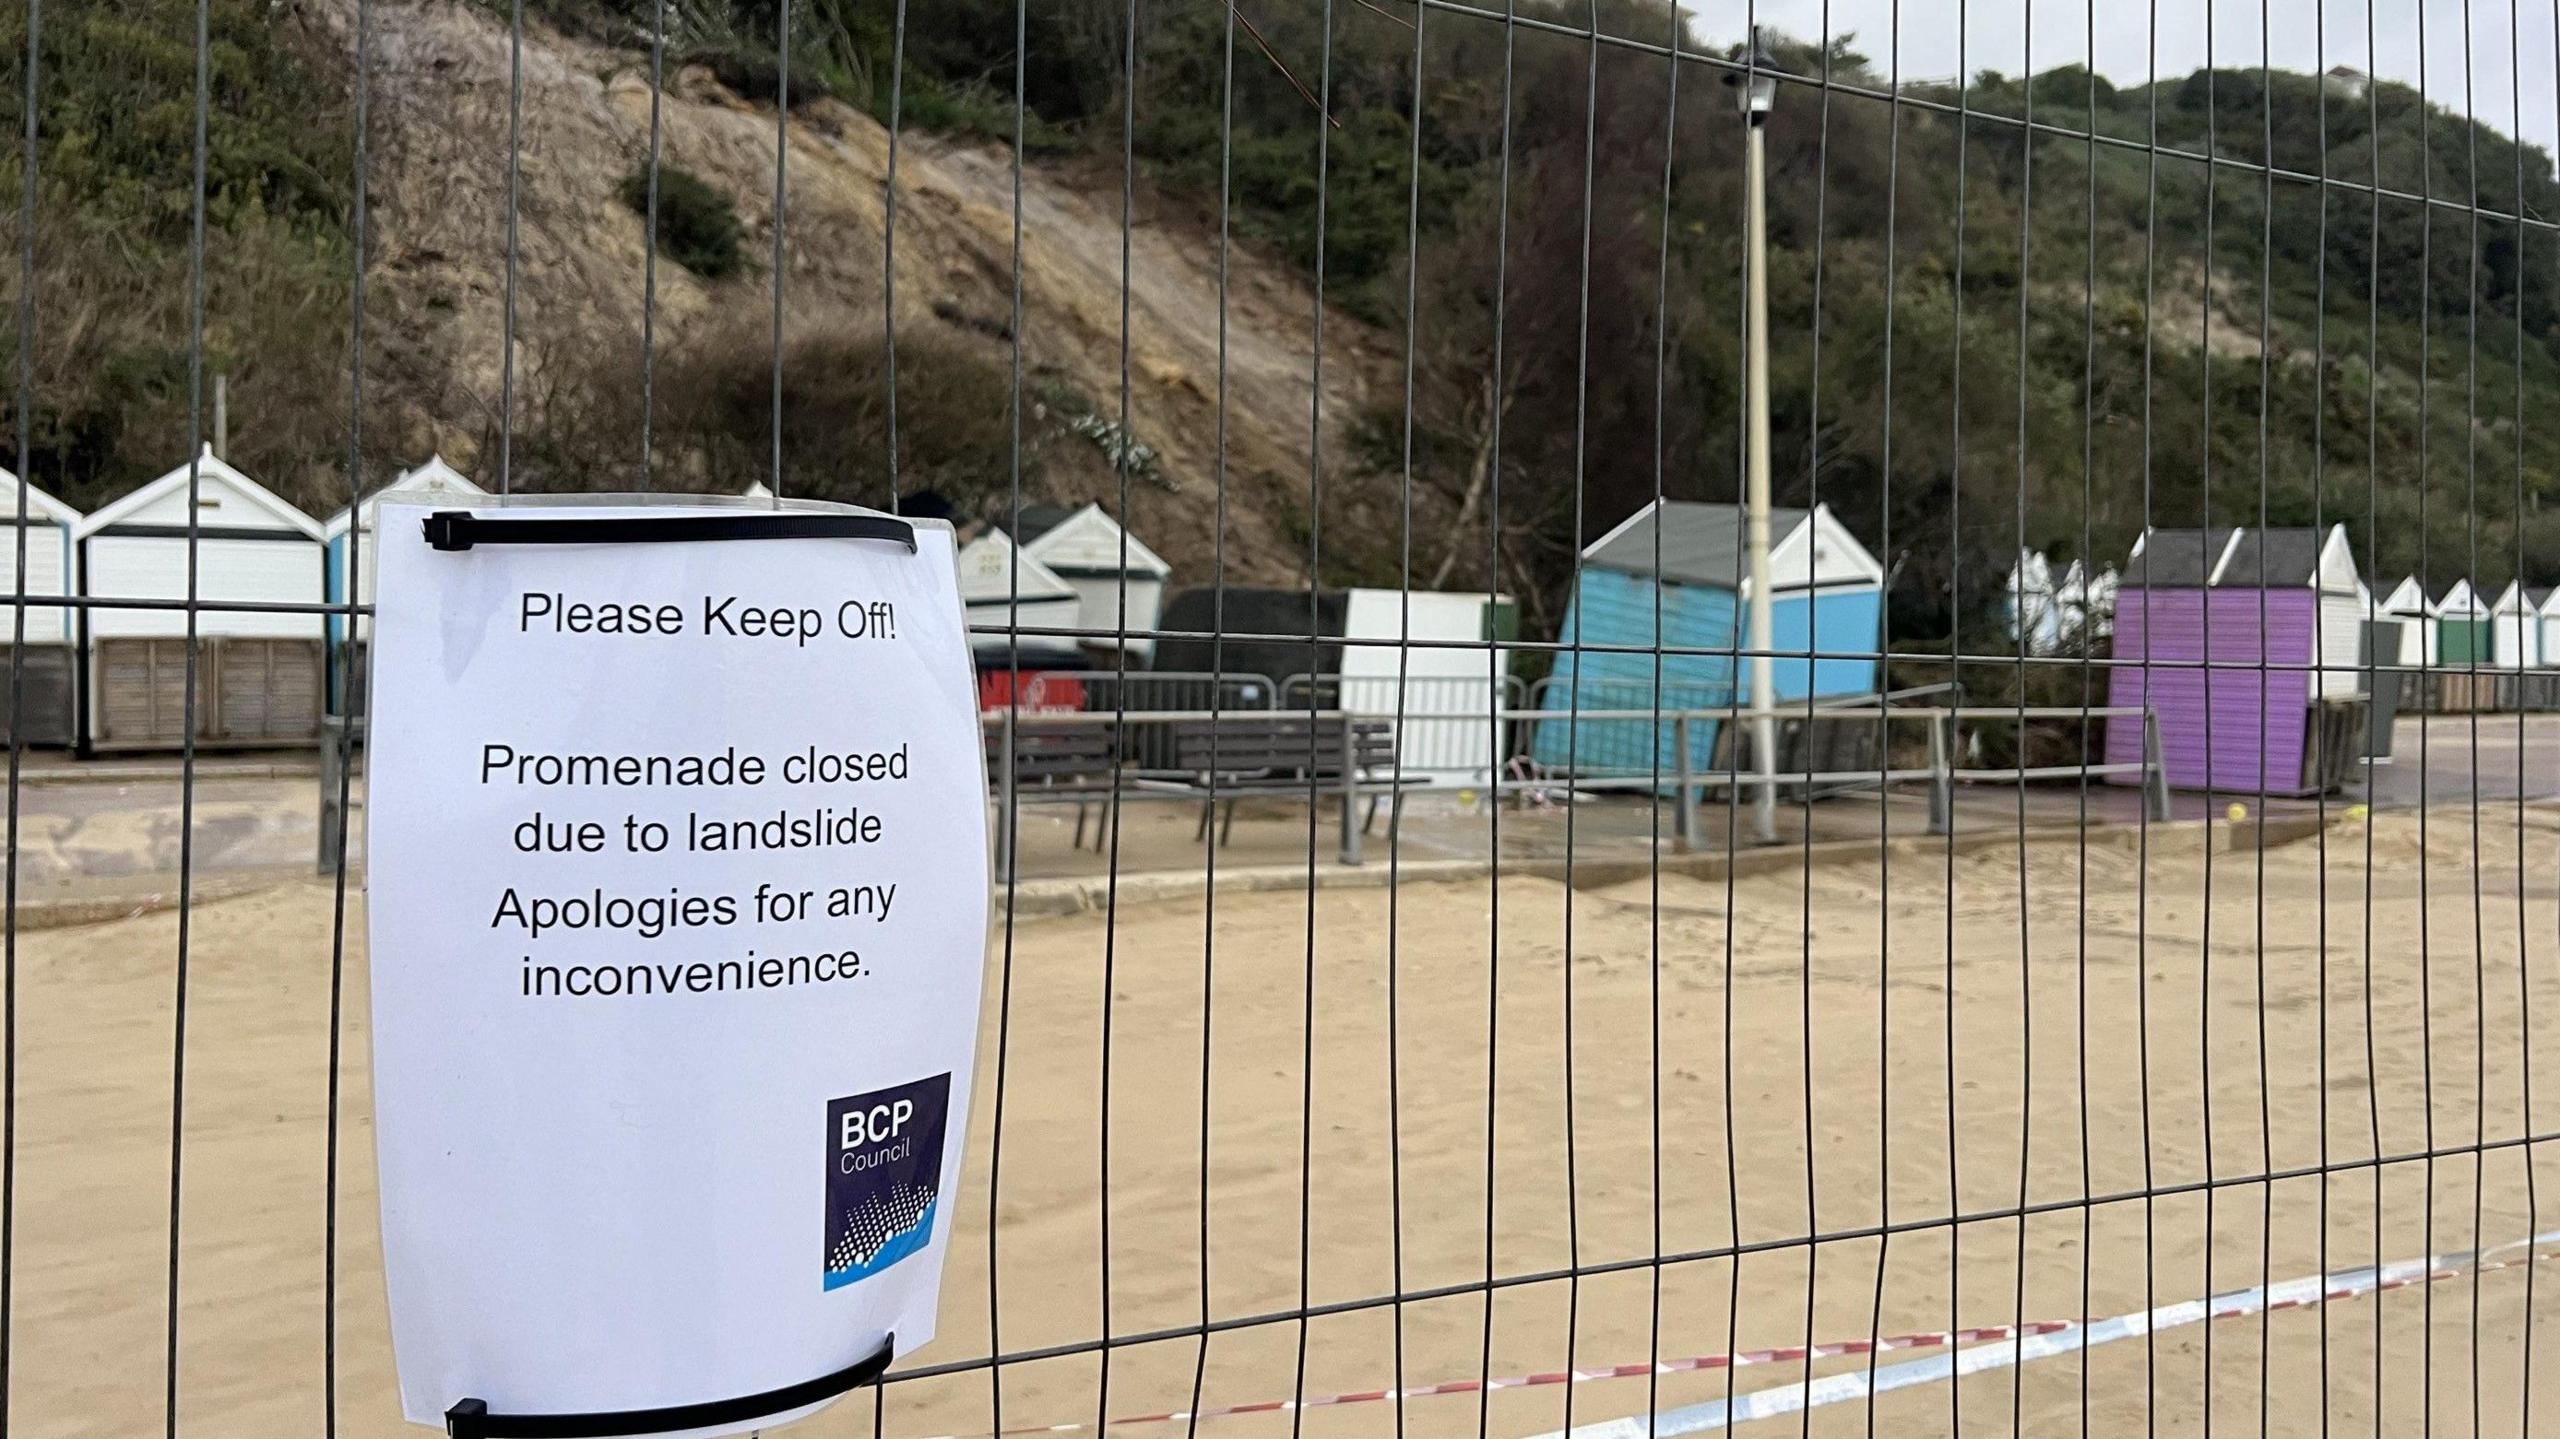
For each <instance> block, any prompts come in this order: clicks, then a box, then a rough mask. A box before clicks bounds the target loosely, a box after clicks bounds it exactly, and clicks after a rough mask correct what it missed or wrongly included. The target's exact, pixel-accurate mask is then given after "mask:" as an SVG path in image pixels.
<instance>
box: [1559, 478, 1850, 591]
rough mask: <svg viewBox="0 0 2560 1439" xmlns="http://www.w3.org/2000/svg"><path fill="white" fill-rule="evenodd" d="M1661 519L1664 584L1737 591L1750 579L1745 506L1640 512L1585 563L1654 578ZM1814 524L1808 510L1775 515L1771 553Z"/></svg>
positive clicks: (1695, 505)
mask: <svg viewBox="0 0 2560 1439" xmlns="http://www.w3.org/2000/svg"><path fill="white" fill-rule="evenodd" d="M1657 516H1659V517H1661V519H1660V523H1661V528H1662V559H1661V565H1660V567H1659V571H1660V573H1661V575H1662V577H1663V578H1664V579H1667V580H1679V581H1682V582H1684V583H1688V584H1693V585H1715V586H1719V587H1721V588H1724V589H1732V588H1734V586H1735V584H1736V583H1737V582H1738V581H1740V580H1742V579H1743V578H1745V571H1744V565H1743V554H1742V552H1743V545H1744V542H1745V526H1744V524H1743V513H1742V506H1740V505H1720V504H1706V503H1702V502H1699V501H1695V500H1665V501H1664V502H1663V503H1662V504H1661V505H1660V506H1658V507H1657V506H1652V505H1648V506H1646V507H1645V508H1644V509H1641V510H1638V511H1637V512H1636V513H1635V515H1634V516H1633V517H1631V518H1630V519H1628V520H1627V522H1626V523H1624V524H1622V525H1620V526H1618V527H1617V528H1616V529H1614V530H1611V531H1610V532H1609V533H1607V534H1605V535H1602V536H1601V537H1600V538H1599V539H1598V540H1595V541H1593V542H1592V544H1591V546H1590V548H1588V549H1585V550H1584V551H1583V552H1582V558H1583V561H1584V563H1586V564H1591V565H1596V566H1598V567H1600V568H1601V569H1604V570H1618V571H1621V572H1623V573H1626V574H1631V575H1650V574H1653V573H1655V572H1656V566H1655V563H1654V527H1655V524H1656V523H1657ZM1810 518H1811V516H1810V515H1809V514H1808V513H1807V512H1806V511H1803V510H1782V509H1772V510H1770V511H1769V545H1770V548H1771V549H1775V548H1777V546H1779V545H1780V544H1783V543H1785V541H1786V538H1787V537H1788V536H1789V535H1792V534H1794V533H1795V532H1796V531H1797V530H1799V529H1801V528H1803V526H1804V523H1805V521H1806V520H1808V519H1810ZM1773 588H1774V586H1773Z"/></svg>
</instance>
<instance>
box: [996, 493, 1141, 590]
mask: <svg viewBox="0 0 2560 1439" xmlns="http://www.w3.org/2000/svg"><path fill="white" fill-rule="evenodd" d="M1124 546H1125V547H1126V548H1125V549H1124V548H1123V547H1124ZM1022 552H1023V553H1024V554H1026V555H1032V556H1035V557H1037V558H1038V559H1039V561H1040V562H1041V563H1042V564H1044V565H1047V566H1048V567H1049V568H1051V569H1053V570H1055V571H1057V572H1058V573H1059V574H1061V575H1088V576H1090V575H1117V574H1132V575H1145V576H1149V577H1151V578H1154V579H1159V580H1160V579H1163V578H1164V577H1165V576H1167V575H1169V574H1172V573H1173V566H1171V565H1168V564H1166V563H1165V562H1164V557H1163V556H1161V555H1158V554H1157V553H1156V552H1155V551H1153V550H1151V549H1148V548H1147V547H1146V546H1145V545H1144V544H1142V543H1140V542H1139V539H1138V537H1137V536H1136V535H1133V534H1130V533H1129V532H1128V531H1127V530H1125V529H1123V528H1121V526H1120V523H1119V521H1117V520H1114V519H1113V518H1111V516H1110V515H1109V514H1108V513H1107V512H1105V511H1104V510H1103V508H1102V506H1100V505H1098V504H1093V505H1084V506H1081V507H1077V506H1070V505H1025V506H1023V509H1022Z"/></svg>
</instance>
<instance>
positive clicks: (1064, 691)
mask: <svg viewBox="0 0 2560 1439" xmlns="http://www.w3.org/2000/svg"><path fill="white" fill-rule="evenodd" d="M1008 707H1010V708H1012V709H1017V710H1021V711H1023V712H1024V713H1026V714H1079V713H1081V712H1083V710H1084V681H1083V680H1082V679H1081V678H1079V677H1077V676H1075V675H1073V674H1065V673H1057V672H1052V671H1047V670H985V671H981V672H980V673H979V675H978V708H979V709H980V710H1000V709H1005V708H1008Z"/></svg>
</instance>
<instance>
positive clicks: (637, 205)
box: [622, 165, 746, 280]
mask: <svg viewBox="0 0 2560 1439" xmlns="http://www.w3.org/2000/svg"><path fill="white" fill-rule="evenodd" d="M622 203H624V204H626V205H629V206H630V207H631V209H632V211H633V213H635V214H638V215H641V216H644V217H645V216H646V215H647V214H648V213H649V172H648V171H647V170H645V169H642V170H634V171H632V172H631V173H630V174H628V175H625V176H623V177H622ZM658 250H659V253H661V254H663V255H665V256H666V257H667V258H669V259H671V260H673V261H675V262H676V263H677V264H679V265H682V266H684V267H685V268H686V269H688V270H691V271H692V272H693V273H695V274H697V275H699V276H701V277H702V278H704V279H706V280H719V279H725V278H727V277H728V276H730V275H734V274H736V273H737V272H738V270H739V268H740V267H741V266H743V265H744V264H745V263H746V260H745V256H744V254H743V253H742V252H741V251H740V250H739V248H738V211H737V208H736V207H735V206H733V205H731V204H730V203H729V197H728V196H726V195H723V194H721V193H720V192H719V191H718V190H716V189H713V188H712V187H711V185H710V183H709V182H708V181H705V180H704V179H703V178H702V177H701V176H699V175H696V174H694V173H693V172H692V171H690V170H679V169H677V168H676V167H674V166H673V165H661V166H659V167H658Z"/></svg>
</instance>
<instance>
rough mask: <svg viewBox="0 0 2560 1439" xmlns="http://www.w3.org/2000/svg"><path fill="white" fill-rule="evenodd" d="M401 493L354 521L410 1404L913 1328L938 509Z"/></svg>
mask: <svg viewBox="0 0 2560 1439" xmlns="http://www.w3.org/2000/svg"><path fill="white" fill-rule="evenodd" d="M430 512H431V511H430V509H429V508H428V507H426V506H424V505H420V504H403V503H400V502H398V501H396V500H395V501H391V502H386V503H385V504H384V505H383V507H382V510H381V518H380V521H379V525H378V528H377V530H376V534H377V535H378V536H379V541H378V544H379V549H380V553H379V556H378V557H377V556H373V555H368V556H367V557H366V561H367V563H368V564H372V563H376V562H377V559H378V563H379V566H380V583H379V586H378V591H377V595H378V598H377V601H376V603H377V606H378V610H377V613H376V616H375V620H374V626H373V635H374V640H373V646H374V653H373V659H372V663H373V675H372V685H371V693H372V699H371V714H370V718H369V724H370V734H369V736H368V743H369V749H370V753H369V761H368V762H369V764H370V776H369V784H368V804H369V806H370V809H369V839H368V866H369V886H368V888H369V891H370V917H371V918H370V923H371V946H372V959H373V990H372V1001H373V1033H374V1043H373V1082H374V1114H375V1121H376V1125H377V1136H376V1139H377V1145H378V1148H379V1152H380V1163H381V1180H382V1247H383V1260H384V1265H385V1268H386V1270H387V1277H388V1284H389V1289H390V1299H391V1324H392V1337H393V1341H394V1345H395V1348H396V1351H397V1358H398V1361H399V1371H400V1393H401V1402H402V1406H403V1408H404V1410H405V1411H406V1414H407V1416H408V1418H409V1419H411V1420H412V1421H415V1422H418V1423H422V1424H441V1423H442V1422H443V1418H444V1414H445V1411H446V1409H447V1407H448V1406H450V1405H452V1404H454V1403H455V1402H456V1401H459V1400H462V1399H464V1398H466V1397H472V1398H479V1399H482V1400H485V1401H487V1403H488V1405H489V1408H490V1410H491V1411H492V1412H495V1413H590V1412H596V1411H619V1410H628V1409H645V1408H661V1407H667V1406H674V1405H685V1404H694V1403H706V1402H714V1401H721V1400H728V1399H734V1398H738V1397H741V1396H747V1395H755V1394H764V1393H768V1392H770V1391H773V1390H776V1389H781V1388H784V1387H787V1386H789V1385H793V1384H797V1383H802V1382H805V1381H808V1380H812V1379H815V1378H817V1377H819V1376H821V1375H825V1374H830V1373H833V1372H836V1371H839V1370H842V1369H845V1368H847V1367H848V1366H850V1365H853V1364H855V1363H857V1362H859V1361H860V1360H862V1359H863V1358H864V1357H866V1356H867V1355H870V1354H871V1353H873V1352H874V1351H875V1350H876V1349H877V1348H878V1346H879V1344H880V1341H881V1338H882V1336H883V1335H884V1334H892V1333H893V1334H895V1336H896V1347H897V1349H898V1351H899V1352H900V1353H904V1352H906V1351H908V1350H911V1349H913V1348H915V1347H916V1346H918V1345H920V1344H923V1343H924V1342H926V1341H927V1340H929V1339H930V1338H932V1336H933V1328H934V1309H935V1302H936V1298H937V1294H938V1291H939V1289H940V1279H941V1271H942V1261H943V1253H944V1250H945V1248H946V1246H947V1244H948V1240H949V1236H950V1233H951V1226H952V1204H953V1202H954V1199H955V1197H956V1194H957V1191H958V1180H959V1175H960V1164H961V1141H962V1139H963V1137H964V1135H965V1134H966V1132H967V1129H968V1115H969V1079H970V1073H971V1069H970V1064H971V1057H972V1054H973V1051H974V1047H975V1042H976V1036H977V1024H978V999H979V983H980V976H981V966H982V962H983V958H984V954H985V942H986V922H987V919H986V913H987V849H986V838H987V834H986V777H985V761H984V750H983V748H982V741H981V738H980V730H979V726H978V721H977V713H976V693H975V685H974V678H973V675H972V671H971V666H970V660H969V647H968V638H967V634H966V631H965V629H964V625H963V621H962V618H961V606H960V600H959V590H958V586H957V581H956V578H955V575H954V570H953V553H952V541H951V532H950V530H949V528H948V527H947V526H941V525H934V524H918V525H917V526H916V527H915V535H916V540H917V545H918V548H917V550H916V551H915V552H913V553H910V552H909V551H908V550H907V548H906V547H905V546H904V545H902V544H898V543H895V542H891V541H883V540H878V539H852V538H797V539H776V538H761V539H746V540H730V541H720V542H705V541H679V542H672V543H611V544H557V543H497V544H477V545H475V546H474V547H473V548H471V549H469V550H465V551H459V552H443V551H438V550H436V549H433V548H430V546H429V545H428V544H427V543H426V541H425V539H424V537H423V529H422V521H424V519H425V518H426V516H427V515H428V514H429V513H430ZM472 513H473V514H475V515H476V516H482V517H493V518H504V519H508V520H522V521H529V522H534V523H542V524H552V523H559V522H562V521H571V520H577V521H591V520H600V519H622V518H627V517H635V516H649V517H688V516H705V515H721V516H731V517H737V516H740V515H741V514H742V513H743V514H746V515H749V516H752V515H756V514H759V513H769V512H759V511H745V512H742V511H740V510H737V509H711V508H704V507H699V506H696V507H673V506H668V505H663V504H660V505H649V506H642V505H640V504H638V503H636V502H635V503H630V504H624V503H619V502H617V503H614V504H611V505H604V506H597V505H583V506H558V507H551V506H531V507H528V506H521V505H519V506H511V507H506V508H503V509H501V508H484V509H479V510H475V511H473V512H472ZM786 513H807V511H792V512H786ZM761 1417H764V1418H766V1419H767V1421H768V1422H770V1420H771V1419H772V1418H774V1417H777V1416H761ZM747 1427H750V1424H749V1422H748V1421H746V1420H741V1421H740V1422H739V1423H737V1424H734V1425H721V1426H715V1427H713V1428H709V1429H701V1430H696V1431H692V1432H702V1433H725V1432H735V1431H737V1430H742V1429H745V1428H747Z"/></svg>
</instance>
